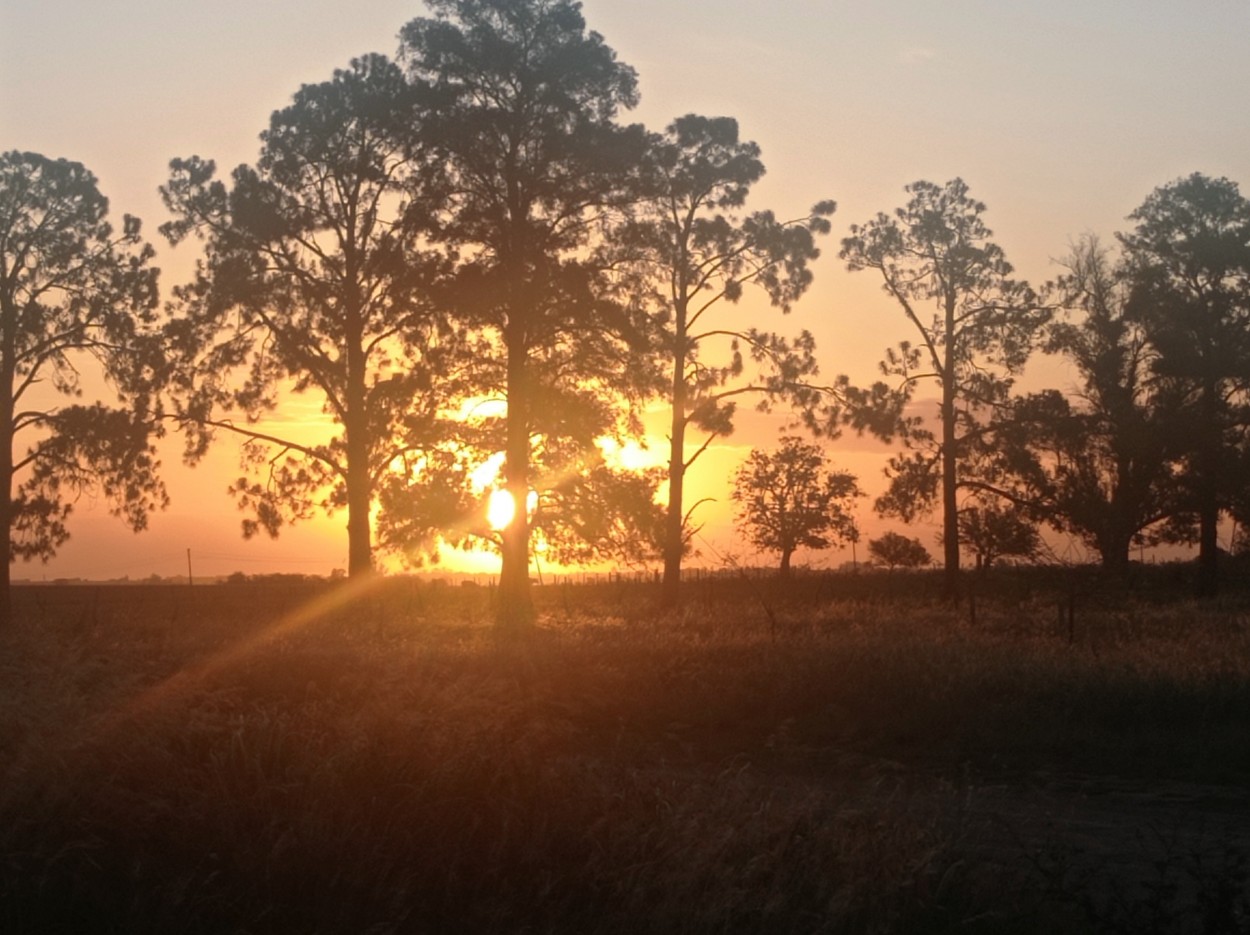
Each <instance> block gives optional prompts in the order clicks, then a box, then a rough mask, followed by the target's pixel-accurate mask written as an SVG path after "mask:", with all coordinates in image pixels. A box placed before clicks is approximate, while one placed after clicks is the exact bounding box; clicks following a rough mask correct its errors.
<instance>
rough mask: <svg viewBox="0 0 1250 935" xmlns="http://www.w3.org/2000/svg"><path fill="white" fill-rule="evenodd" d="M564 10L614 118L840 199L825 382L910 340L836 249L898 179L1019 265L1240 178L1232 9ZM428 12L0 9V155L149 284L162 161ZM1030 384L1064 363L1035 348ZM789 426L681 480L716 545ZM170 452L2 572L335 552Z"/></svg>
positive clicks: (170, 266) (235, 6) (238, 140)
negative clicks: (1172, 192) (731, 127)
mask: <svg viewBox="0 0 1250 935" xmlns="http://www.w3.org/2000/svg"><path fill="white" fill-rule="evenodd" d="M583 9H584V13H585V15H586V18H587V21H588V23H589V25H590V27H591V28H592V29H594V30H596V31H598V32H600V33H602V34H603V36H604V37H605V39H606V40H607V42H608V44H609V45H610V46H612V47H613V48H614V49H615V50H616V51H617V53H618V55H619V56H620V58H621V60H623V61H625V62H627V63H629V64H630V65H633V66H634V67H635V68H636V69H637V70H638V73H639V77H640V86H641V91H642V103H641V105H640V107H639V108H638V109H637V110H636V111H635V112H634V114H633V115H632V118H631V119H637V120H640V121H642V122H644V123H646V124H648V125H649V126H651V127H653V128H655V129H659V128H661V127H663V126H664V125H665V124H666V123H667V122H668V121H669V120H671V119H672V118H673V117H675V116H678V115H680V114H683V113H687V112H698V113H703V114H708V115H721V114H727V115H731V116H734V117H736V118H737V119H738V121H739V124H740V126H741V129H742V133H743V135H744V136H745V137H747V138H750V139H754V140H756V141H757V142H758V143H759V144H760V145H761V146H762V148H763V155H764V161H765V164H766V165H767V167H768V175H767V176H766V178H765V179H764V180H763V181H762V182H761V183H760V184H759V186H758V187H757V189H756V194H755V197H754V198H753V200H752V202H751V205H750V206H751V207H757V208H765V207H768V208H773V209H775V210H776V211H777V213H778V214H779V215H782V216H795V215H798V214H801V213H803V212H804V211H806V209H807V208H808V207H809V206H810V205H811V204H812V203H814V202H815V201H817V200H819V199H823V198H834V199H836V200H837V201H838V204H839V208H838V212H837V214H836V215H835V216H834V218H833V223H834V233H833V235H832V236H831V237H829V238H827V240H826V242H825V253H824V256H823V257H822V258H821V259H820V260H819V261H818V262H817V264H816V267H815V274H816V283H815V285H814V287H813V288H812V290H811V291H810V292H809V293H808V295H807V296H806V297H805V298H804V299H803V300H802V301H801V302H800V303H799V304H798V305H797V306H796V308H795V310H794V312H793V313H792V315H791V316H790V319H789V320H788V321H787V322H778V324H777V327H778V328H779V330H787V329H794V330H797V329H798V328H808V329H810V330H812V331H813V332H814V333H815V334H816V336H817V341H818V346H819V348H820V353H821V357H822V360H823V363H822V369H823V370H824V371H825V372H826V373H828V374H834V373H842V372H846V373H850V374H851V375H852V376H853V377H856V378H858V379H869V378H871V377H872V376H873V374H874V368H875V362H876V361H877V359H878V358H879V356H880V353H881V351H882V349H883V348H885V347H886V346H888V345H891V344H893V343H895V342H896V341H897V340H899V339H900V338H903V337H908V336H909V335H908V333H907V330H906V327H905V324H904V322H903V319H902V317H901V314H900V313H898V311H897V310H896V309H895V308H894V307H893V306H891V305H890V303H889V302H888V301H887V300H886V299H885V298H884V297H883V296H882V295H881V294H880V292H879V290H878V287H877V284H876V283H875V282H873V281H872V280H871V278H870V277H869V275H868V274H866V273H861V274H855V275H852V274H848V273H846V272H845V271H844V270H843V268H842V264H841V263H840V262H839V261H838V259H837V250H838V241H839V239H840V238H841V237H842V236H844V235H845V232H846V227H847V226H848V225H849V224H850V223H854V222H861V221H864V220H866V219H868V218H869V217H871V216H872V215H873V214H875V213H876V212H877V211H879V210H889V209H892V208H893V207H895V206H897V205H898V204H900V203H901V202H902V201H903V200H904V195H903V191H902V187H903V185H905V184H907V183H909V182H912V181H915V180H917V179H921V178H924V179H929V180H932V181H935V182H939V183H940V182H944V181H946V180H947V179H949V178H951V177H953V176H956V175H959V176H962V177H963V178H964V179H965V180H966V181H967V182H968V183H969V185H970V187H971V192H972V194H973V195H974V196H975V197H977V198H979V199H981V200H982V201H984V202H986V203H987V205H988V212H987V219H988V223H989V224H990V226H991V227H992V228H993V229H994V231H995V233H996V235H997V239H998V241H999V243H1000V244H1001V245H1002V246H1003V247H1004V248H1005V250H1006V251H1007V256H1008V258H1009V259H1010V260H1011V261H1012V262H1013V263H1014V264H1015V265H1016V267H1017V268H1018V270H1019V272H1020V273H1021V274H1022V275H1024V276H1026V277H1028V278H1029V279H1030V280H1032V281H1033V282H1035V283H1037V282H1040V281H1042V280H1044V279H1046V278H1048V277H1050V276H1051V275H1053V274H1054V272H1055V267H1054V265H1053V261H1052V258H1054V257H1058V256H1061V255H1063V254H1064V253H1065V252H1066V248H1067V244H1068V243H1069V242H1070V241H1072V240H1073V239H1075V238H1076V237H1078V236H1080V235H1081V234H1083V233H1085V232H1094V233H1097V234H1099V235H1101V236H1103V237H1104V238H1105V239H1110V238H1111V236H1112V234H1113V233H1114V232H1115V231H1116V230H1120V229H1123V228H1124V227H1125V226H1126V223H1125V221H1124V216H1125V215H1127V214H1128V213H1129V212H1130V211H1132V210H1133V209H1134V208H1135V207H1136V206H1137V205H1138V204H1140V203H1141V201H1142V199H1143V198H1144V197H1145V196H1146V195H1147V194H1148V193H1149V192H1150V190H1151V189H1153V188H1154V187H1155V186H1157V185H1160V184H1163V183H1165V182H1168V181H1171V180H1172V179H1175V178H1177V177H1179V176H1181V175H1186V174H1188V173H1190V172H1194V171H1200V172H1204V173H1207V174H1210V175H1216V176H1220V175H1223V176H1227V177H1229V178H1231V179H1233V180H1235V181H1238V182H1240V183H1242V185H1243V189H1246V188H1250V107H1248V106H1247V104H1246V89H1247V88H1250V55H1247V54H1246V37H1247V36H1250V4H1247V3H1246V2H1244V0H1198V2H1190V3H1185V4H1181V3H1175V2H1158V0H1084V2H1075V0H1049V2H1045V3H1043V2H1040V0H1033V2H1021V0H980V2H973V0H941V2H938V0H895V2H891V0H882V2H873V3H862V2H861V3H852V2H842V0H784V2H776V0H585V2H584V4H583ZM424 12H425V10H424V7H423V6H422V5H421V4H420V3H416V2H399V0H355V2H351V3H347V2H343V0H339V2H330V0H299V2H296V0H265V2H264V3H255V2H254V0H248V2H243V0H215V2H213V3H211V4H184V3H174V2H170V0H42V2H40V3H33V2H19V0H0V87H3V88H4V91H3V94H2V95H0V147H3V149H6V150H7V149H15V148H16V149H26V150H34V151H36V152H41V153H43V154H45V155H48V156H52V157H62V156H63V157H66V158H70V159H74V160H77V161H80V162H83V163H84V164H85V165H86V166H87V167H88V168H89V169H91V170H92V171H93V172H94V173H95V174H96V175H97V177H98V178H99V180H100V185H101V188H102V190H103V192H104V193H105V194H106V195H107V196H108V197H109V198H110V199H111V202H112V205H113V209H114V212H115V214H116V216H117V218H118V220H120V214H121V213H122V212H129V213H132V214H136V215H138V216H140V217H141V218H143V220H144V222H145V229H146V231H147V233H148V235H149V236H150V237H151V238H152V239H153V242H154V244H155V245H156V246H157V248H158V251H159V259H158V264H159V265H160V266H161V267H162V269H163V270H164V273H163V286H164V288H165V289H166V290H168V289H169V288H170V287H171V286H172V285H174V284H175V283H176V282H178V281H180V280H182V279H185V278H186V275H187V270H188V268H189V266H190V264H191V263H192V262H193V259H194V251H195V246H194V245H191V246H184V247H182V248H180V249H179V250H178V251H172V250H170V248H168V247H167V246H165V245H163V244H162V243H161V242H160V241H159V239H158V237H157V234H156V228H157V227H158V226H159V224H160V223H162V222H163V221H164V220H165V216H164V213H163V209H162V207H161V205H160V201H159V198H158V196H157V193H156V189H157V186H158V185H160V184H161V183H162V182H164V181H165V178H166V171H167V165H168V162H169V160H170V159H171V158H173V157H175V156H188V155H191V154H198V155H201V156H205V157H209V158H213V159H215V160H217V162H218V165H219V166H221V167H222V168H223V169H228V168H230V167H233V166H234V165H235V164H237V163H239V162H244V161H252V160H253V159H254V157H255V155H256V153H257V150H258V140H257V135H258V134H259V132H260V131H261V130H262V129H263V128H264V127H265V126H266V124H267V122H268V117H269V114H270V113H271V112H272V111H273V110H275V109H277V108H279V107H282V106H284V105H285V104H286V103H287V102H288V101H289V99H290V96H291V95H292V93H293V92H294V91H295V90H296V89H297V88H298V86H299V85H300V84H301V83H304V82H317V81H322V80H325V79H327V78H328V77H329V76H330V74H331V72H332V71H333V69H335V68H337V67H341V66H343V65H345V64H346V63H347V62H348V60H349V59H350V58H352V57H353V56H356V55H360V54H363V53H366V52H372V51H378V52H384V53H391V52H393V51H394V48H395V46H396V41H395V35H396V33H397V32H398V30H399V28H400V26H402V25H403V23H405V22H406V21H407V20H409V19H411V18H412V17H414V16H419V15H423V14H424ZM770 314H771V312H770V310H769V309H767V307H766V305H765V304H763V303H760V302H758V301H753V300H752V299H751V298H750V297H749V296H748V298H747V299H745V300H744V302H743V304H742V308H741V315H742V316H743V319H744V320H748V321H752V322H757V321H758V322H760V323H764V322H765V321H766V320H767V317H768V316H769V315H770ZM1031 379H1033V380H1035V381H1038V382H1040V383H1046V382H1049V383H1051V384H1052V385H1053V384H1058V385H1062V384H1063V380H1064V376H1063V374H1062V373H1061V372H1058V371H1055V370H1053V369H1049V368H1047V367H1045V366H1039V367H1037V368H1034V372H1033V374H1032V376H1031ZM294 417H298V416H294ZM780 421H781V420H780V419H779V418H774V419H763V418H757V417H752V418H747V419H744V420H743V422H742V426H741V428H740V430H739V432H738V433H737V434H736V435H735V436H734V437H732V438H730V439H728V440H727V441H726V442H725V444H724V445H720V446H716V447H715V448H714V449H713V450H712V451H711V452H710V453H709V456H708V457H707V458H705V459H704V460H703V461H702V462H700V464H699V466H698V467H697V468H696V469H695V473H694V474H693V475H692V477H691V479H690V481H689V484H690V487H689V489H690V493H691V497H692V502H693V499H694V498H697V497H698V496H715V497H718V498H719V499H720V501H721V502H719V503H717V504H716V505H714V506H713V507H712V508H711V509H709V510H708V511H707V512H706V513H705V514H704V515H703V517H702V518H703V519H704V521H705V522H706V523H707V527H706V531H705V535H706V536H707V538H708V541H709V542H710V543H713V544H714V545H716V547H717V548H727V547H729V546H727V545H726V544H727V543H730V542H731V541H732V531H731V529H730V525H729V522H730V517H731V515H732V511H731V509H730V507H729V505H728V504H727V503H725V502H724V493H725V489H726V486H725V478H726V476H727V475H728V473H729V472H731V471H732V467H733V465H734V464H736V462H737V460H739V459H740V458H741V456H742V455H743V454H744V453H745V451H746V450H747V449H749V448H750V447H751V446H752V445H771V444H772V443H773V441H774V439H775V435H776V430H777V428H778V427H779V425H780ZM657 425H659V422H658V421H657ZM662 442H663V439H662V437H657V438H655V439H654V443H655V444H657V445H658V444H661V443H662ZM696 444H697V442H696ZM831 454H832V456H833V458H834V460H835V462H836V463H837V464H838V466H840V467H845V468H848V469H851V470H854V471H857V472H859V473H860V475H861V480H862V483H863V485H864V486H865V487H867V488H868V489H870V490H874V491H875V490H876V489H878V488H879V486H880V482H879V479H878V475H879V470H880V466H881V463H882V449H881V446H879V445H876V444H875V443H872V442H870V441H868V440H860V439H854V438H848V439H844V440H843V441H841V442H838V443H836V444H835V445H834V446H832V448H831ZM164 460H165V462H166V464H167V465H168V466H169V467H170V468H171V470H170V472H169V482H170V487H171V494H172V496H173V505H172V506H171V508H170V510H169V511H167V512H166V513H164V514H161V515H158V516H157V517H155V518H154V520H153V524H152V529H151V530H150V531H149V532H147V533H145V534H143V535H142V536H139V537H134V536H132V535H131V534H130V533H129V532H127V531H126V530H125V529H124V527H122V526H121V525H120V524H119V523H117V522H116V521H115V520H112V519H111V518H109V517H107V516H105V515H104V514H103V511H102V510H97V509H94V508H93V506H92V505H91V504H88V503H83V504H80V505H79V507H78V510H77V512H76V516H75V518H74V521H73V525H72V526H71V532H72V534H73V536H74V538H73V539H72V540H71V541H70V542H69V543H68V544H67V545H66V546H65V548H64V549H63V550H62V554H61V555H60V556H59V557H58V558H57V559H56V560H54V561H53V562H52V563H51V564H50V565H48V566H46V567H40V566H38V565H35V566H19V567H18V568H16V569H15V575H16V576H17V577H40V576H42V575H45V574H46V575H47V576H48V577H49V578H51V577H57V576H80V575H83V576H93V577H118V576H121V575H130V576H131V577H145V576H147V575H149V574H152V573H157V574H162V575H169V574H178V573H180V572H184V571H185V567H186V550H187V548H191V549H192V554H193V562H194V564H195V566H196V572H197V573H198V574H219V573H228V572H230V571H234V570H242V571H245V572H258V571H303V572H316V573H324V572H326V571H328V570H329V569H330V568H332V567H342V566H345V565H346V536H345V534H344V531H343V523H344V521H343V520H342V519H339V518H334V519H328V520H324V521H318V522H316V523H310V524H308V525H306V526H303V527H296V528H295V529H290V530H287V531H286V532H285V533H284V534H283V537H282V538H281V539H279V540H278V541H277V542H273V543H271V542H269V541H267V540H265V541H261V540H254V541H251V542H244V541H243V540H242V539H241V538H240V536H239V533H238V529H239V525H238V523H239V514H238V513H237V511H236V510H235V508H234V505H233V503H232V502H231V500H230V499H229V498H228V497H227V495H226V492H225V487H226V484H227V482H228V479H229V477H230V476H231V475H232V474H235V473H236V469H235V456H234V453H233V450H232V446H231V445H230V444H229V443H228V442H223V444H222V445H221V447H220V449H219V450H218V451H217V452H216V453H215V454H214V456H213V458H212V459H211V460H210V462H208V463H206V464H205V465H203V466H201V467H200V468H198V469H197V470H196V471H194V472H186V471H184V470H181V469H180V468H177V469H176V467H175V466H176V465H177V462H178V450H177V447H176V445H171V446H170V447H169V449H168V451H167V452H166V455H165V458H164ZM862 514H863V517H864V519H865V520H867V519H868V510H867V506H866V504H865V507H864V509H863V510H862ZM891 525H892V526H895V525H897V524H891ZM870 534H872V529H871V528H870ZM926 538H927V536H926ZM738 557H739V558H743V559H749V558H750V556H748V555H742V554H738ZM844 557H845V556H843V555H834V556H824V557H821V556H810V555H806V554H804V553H799V554H798V555H797V556H796V561H797V562H800V563H803V562H806V561H811V562H812V563H813V564H822V563H829V562H833V563H836V562H840V561H841V560H842V559H843V558H844ZM705 561H707V562H708V563H709V564H715V563H716V562H715V557H714V556H713V555H711V554H707V555H706V556H705Z"/></svg>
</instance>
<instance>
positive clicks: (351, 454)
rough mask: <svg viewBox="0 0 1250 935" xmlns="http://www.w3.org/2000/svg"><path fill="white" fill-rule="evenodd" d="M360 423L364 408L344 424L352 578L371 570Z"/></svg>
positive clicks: (366, 460) (364, 448)
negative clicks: (345, 425)
mask: <svg viewBox="0 0 1250 935" xmlns="http://www.w3.org/2000/svg"><path fill="white" fill-rule="evenodd" d="M363 422H364V412H363V411H361V412H360V413H359V414H355V413H353V414H352V415H351V418H350V419H349V420H348V424H347V427H346V434H347V574H348V576H349V577H351V578H359V577H364V576H368V575H370V574H372V572H373V536H372V531H371V530H370V528H369V514H370V512H371V509H372V506H373V496H372V493H371V491H370V484H369V446H368V439H367V438H366V437H365V429H364V426H363V425H362V424H361V423H363ZM353 430H354V431H353Z"/></svg>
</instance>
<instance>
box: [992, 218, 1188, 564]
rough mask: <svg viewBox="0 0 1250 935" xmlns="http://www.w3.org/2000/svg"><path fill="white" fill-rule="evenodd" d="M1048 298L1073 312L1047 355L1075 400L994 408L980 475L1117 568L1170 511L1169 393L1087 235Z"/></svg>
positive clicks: (1032, 398) (1119, 278) (1173, 415)
mask: <svg viewBox="0 0 1250 935" xmlns="http://www.w3.org/2000/svg"><path fill="white" fill-rule="evenodd" d="M1066 266H1067V273H1065V274H1064V275H1063V276H1061V277H1060V278H1059V279H1058V280H1057V282H1056V283H1055V285H1054V289H1053V293H1054V296H1055V300H1056V302H1057V303H1058V304H1059V305H1060V306H1061V307H1063V308H1065V309H1067V310H1068V311H1069V312H1071V313H1073V314H1074V315H1076V316H1077V317H1076V318H1075V320H1072V319H1069V320H1064V321H1061V322H1056V323H1055V324H1053V325H1052V326H1051V327H1050V329H1049V332H1048V336H1047V339H1046V343H1045V345H1044V347H1045V350H1046V351H1047V352H1049V353H1053V354H1059V355H1062V356H1063V357H1064V358H1065V359H1066V360H1067V361H1068V362H1070V363H1071V364H1072V365H1073V366H1074V367H1075V369H1076V372H1077V374H1078V375H1079V377H1080V381H1081V382H1080V385H1079V387H1078V389H1077V391H1076V394H1075V396H1074V397H1071V398H1070V397H1067V396H1064V395H1063V394H1061V393H1060V392H1059V391H1058V390H1054V389H1050V390H1045V391H1043V392H1040V393H1034V394H1031V395H1029V396H1026V397H1024V398H1022V399H1019V400H1014V401H1013V402H1012V405H1011V406H1010V407H1008V408H1007V409H1006V410H1005V411H1003V412H1001V413H1000V414H999V416H998V417H997V418H996V421H995V425H994V426H993V428H992V431H991V432H990V433H988V434H987V435H986V436H985V438H984V447H985V453H986V458H987V460H988V461H990V462H992V463H994V464H995V465H996V467H997V468H999V470H996V471H983V476H988V477H990V478H992V479H993V480H994V482H995V484H996V485H997V488H998V492H1003V489H1004V488H1005V489H1006V490H1007V496H1008V497H1009V498H1010V499H1011V500H1012V501H1014V502H1015V503H1017V504H1023V505H1027V506H1028V507H1030V508H1031V511H1032V512H1033V514H1034V515H1037V516H1041V517H1044V518H1045V519H1046V521H1047V522H1048V523H1049V524H1050V525H1052V526H1054V527H1055V528H1056V529H1058V530H1060V531H1062V532H1066V533H1070V534H1072V535H1075V536H1078V537H1079V538H1080V539H1081V540H1083V541H1084V542H1085V543H1086V544H1087V545H1088V546H1090V547H1092V548H1093V549H1095V550H1097V552H1098V554H1099V556H1100V557H1101V560H1102V565H1103V568H1104V569H1105V570H1107V571H1110V572H1113V573H1118V572H1121V571H1123V569H1124V568H1125V567H1126V566H1127V564H1128V558H1129V548H1130V546H1131V545H1132V544H1133V542H1134V541H1136V540H1139V539H1140V538H1141V537H1142V536H1144V535H1146V534H1147V531H1148V530H1150V529H1152V527H1153V528H1154V529H1155V530H1156V533H1155V534H1156V535H1162V534H1163V533H1162V532H1161V531H1160V529H1159V526H1160V523H1161V522H1162V521H1164V520H1166V519H1168V517H1170V516H1172V515H1173V514H1174V513H1175V512H1176V510H1177V509H1178V503H1177V497H1176V484H1177V480H1176V477H1175V465H1176V457H1177V452H1178V451H1179V449H1180V443H1179V441H1178V438H1177V433H1178V432H1179V431H1181V423H1180V421H1179V419H1178V416H1179V415H1180V413H1179V411H1178V407H1177V398H1176V392H1175V388H1174V387H1173V386H1172V385H1171V383H1170V382H1169V381H1163V380H1158V379H1153V378H1152V376H1151V356H1152V351H1151V349H1150V347H1149V345H1148V344H1147V342H1146V339H1145V334H1144V332H1143V330H1142V328H1141V326H1140V325H1138V324H1137V323H1135V322H1134V321H1132V320H1131V319H1130V318H1129V317H1128V316H1127V314H1126V311H1125V303H1126V298H1127V285H1126V281H1125V270H1124V268H1123V267H1122V266H1119V265H1117V264H1115V263H1113V261H1112V259H1111V258H1110V256H1109V255H1108V253H1107V251H1106V250H1105V249H1104V248H1103V247H1102V246H1101V245H1100V244H1099V243H1098V241H1097V239H1096V238H1092V237H1090V238H1086V239H1084V240H1082V241H1081V242H1080V243H1078V244H1077V245H1076V246H1075V247H1074V248H1073V251H1072V253H1071V255H1070V256H1069V257H1068V259H1067V260H1066Z"/></svg>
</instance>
